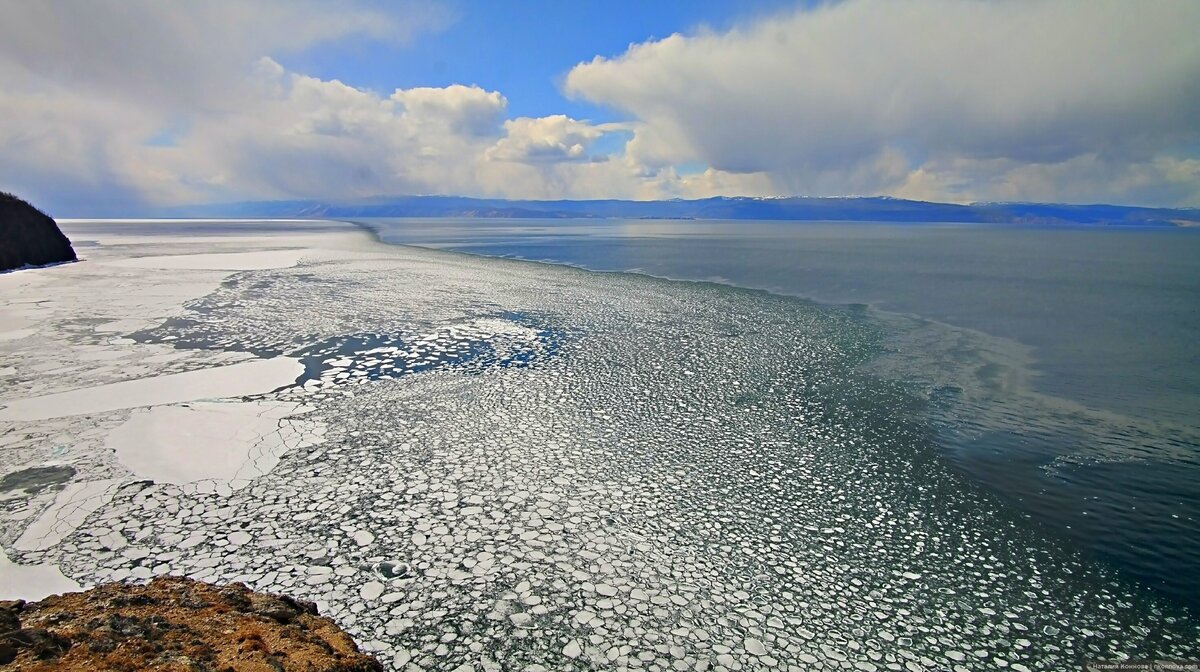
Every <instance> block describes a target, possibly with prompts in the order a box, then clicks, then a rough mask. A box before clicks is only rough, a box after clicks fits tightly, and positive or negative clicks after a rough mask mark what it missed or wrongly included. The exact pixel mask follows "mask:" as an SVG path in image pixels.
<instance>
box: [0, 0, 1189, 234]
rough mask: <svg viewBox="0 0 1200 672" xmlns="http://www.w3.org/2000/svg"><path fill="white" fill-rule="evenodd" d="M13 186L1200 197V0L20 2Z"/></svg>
mask: <svg viewBox="0 0 1200 672" xmlns="http://www.w3.org/2000/svg"><path fill="white" fill-rule="evenodd" d="M0 15H3V16H4V17H5V21H4V22H2V23H0V91H2V92H3V95H0V189H6V190H9V191H13V192H15V193H19V194H22V195H25V196H27V197H29V198H31V199H33V200H34V201H35V202H37V203H39V204H41V205H43V206H44V207H46V208H47V209H48V210H50V211H51V212H53V213H55V214H62V215H63V216H66V215H68V214H69V215H87V214H95V213H104V214H120V213H129V214H134V213H136V212H138V211H139V209H141V210H144V209H147V208H157V207H162V206H170V205H179V204H192V203H206V202H228V201H240V200H270V199H296V198H312V199H326V200H338V201H346V200H353V199H358V198H368V197H375V196H383V195H402V194H456V195H466V196H486V197H506V198H545V199H559V198H630V199H659V198H677V197H681V198H700V197H707V196H713V195H747V196H787V195H802V196H843V195H889V196H895V197H901V198H914V199H922V200H935V201H949V202H971V201H1053V202H1071V203H1089V202H1109V203H1125V204H1139V205H1152V206H1200V46H1198V45H1200V42H1198V41H1197V40H1196V39H1195V35H1194V30H1195V26H1197V25H1200V2H1195V1H1194V0H1157V1H1156V2H1153V3H1137V2H1119V1H1116V0H1113V1H1103V2H1101V1H1097V0H1023V1H1020V2H990V1H987V0H830V1H828V2H795V1H785V0H756V1H744V2H716V1H713V0H703V1H698V2H658V3H634V2H603V3H601V2H520V3H508V4H504V3H490V2H466V1H461V0H446V1H445V2H436V1H434V2H415V1H410V0H391V1H385V0H257V1H256V2H252V3H246V2H241V1H239V0H207V1H205V2H171V3H163V2H159V1H157V0H43V1H40V2H26V1H25V0H0Z"/></svg>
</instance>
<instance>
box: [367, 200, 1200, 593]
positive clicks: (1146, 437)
mask: <svg viewBox="0 0 1200 672" xmlns="http://www.w3.org/2000/svg"><path fill="white" fill-rule="evenodd" d="M363 223H365V224H367V225H369V226H370V227H371V228H373V229H374V230H376V231H377V232H378V234H379V236H380V238H381V239H382V240H383V241H385V242H391V243H397V244H414V245H421V246H428V247H436V248H444V249H454V250H459V251H463V252H471V253H476V254H482V255H488V256H504V257H517V258H524V259H530V260H543V261H551V262H555V263H565V264H570V265H576V266H581V267H585V268H589V269H595V270H605V271H635V272H641V273H646V274H650V275H656V276H662V277H669V278H677V279H687V280H701V281H715V282H720V283H725V284H731V285H736V286H739V287H746V288H757V289H764V290H769V291H772V292H775V293H779V294H785V295H791V296H797V297H808V298H812V299H816V300H819V301H822V302H827V303H834V304H847V305H848V307H847V310H851V311H852V312H853V311H862V312H864V313H865V314H866V315H869V319H871V320H873V321H879V322H882V323H884V324H886V326H887V332H888V333H889V334H890V339H889V341H888V346H887V348H886V349H887V351H888V352H887V353H886V354H885V355H884V356H882V357H879V358H877V359H876V361H874V362H873V363H872V364H871V365H870V366H869V367H868V368H871V369H872V370H874V371H875V372H877V373H880V374H882V375H884V376H886V377H889V378H892V379H896V380H901V381H903V382H904V383H905V384H906V385H908V386H909V387H910V388H911V390H912V391H915V392H917V393H918V394H920V395H922V396H923V397H924V398H926V399H927V400H928V401H929V402H930V411H929V416H930V417H929V420H930V422H931V425H932V426H933V427H934V429H935V431H936V432H937V438H938V443H939V445H940V446H941V451H942V454H943V456H944V457H945V458H946V459H948V460H949V462H950V463H951V464H952V465H953V466H954V467H955V468H956V469H958V470H959V471H960V472H961V473H965V474H966V475H967V476H969V477H970V478H971V479H972V480H974V481H975V482H977V483H978V484H980V485H982V486H983V487H985V488H987V489H989V490H990V491H992V492H993V493H994V494H995V495H997V496H999V497H1000V498H1001V499H1003V500H1004V501H1006V502H1008V503H1009V504H1010V505H1011V506H1013V507H1014V508H1015V509H1016V510H1017V511H1020V512H1021V513H1022V514H1023V515H1025V516H1026V517H1027V518H1029V519H1030V520H1031V521H1033V522H1034V523H1035V524H1038V525H1041V526H1043V527H1044V528H1045V529H1046V530H1047V531H1048V532H1049V533H1050V534H1052V535H1056V536H1059V537H1061V538H1062V539H1063V540H1064V541H1065V543H1067V544H1069V545H1073V546H1075V547H1077V548H1079V549H1082V550H1084V551H1085V552H1086V553H1088V554H1092V555H1094V556H1096V557H1098V558H1100V559H1101V560H1102V561H1104V562H1107V563H1110V564H1113V565H1115V566H1117V567H1118V568H1120V569H1121V570H1123V571H1124V572H1125V573H1126V574H1127V575H1129V576H1133V577H1135V578H1136V579H1138V580H1140V581H1141V582H1143V583H1146V584H1148V585H1151V586H1153V587H1155V588H1157V589H1159V590H1160V591H1162V592H1164V593H1165V594H1167V595H1169V596H1171V597H1172V598H1174V599H1176V600H1179V601H1180V602H1183V603H1186V604H1190V605H1192V606H1196V605H1197V597H1196V596H1197V595H1198V594H1200V590H1197V588H1198V587H1200V438H1198V437H1200V410H1198V409H1200V341H1198V340H1197V339H1196V337H1195V334H1197V333H1200V232H1197V231H1192V230H1183V229H1167V228H1155V229H1146V228H1140V229H1134V228H1119V227H1103V228H1102V227H1055V228H1049V227H1012V226H1004V227H1000V226H981V225H977V224H971V225H946V224H916V225H914V224H889V223H800V222H753V221H704V222H695V221H658V220H562V221H557V220H556V221H550V222H548V221H546V220H476V219H460V220H422V219H411V220H394V219H393V220H379V219H376V220H364V222H363ZM863 304H865V306H867V307H869V308H864V307H863ZM855 305H857V306H858V307H857V308H856V307H855Z"/></svg>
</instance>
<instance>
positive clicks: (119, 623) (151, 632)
mask: <svg viewBox="0 0 1200 672" xmlns="http://www.w3.org/2000/svg"><path fill="white" fill-rule="evenodd" d="M0 666H2V667H0V669H3V670H5V671H7V670H31V671H32V670H36V671H38V672H49V671H50V670H62V671H64V672H74V671H76V670H78V671H80V672H82V671H84V670H87V671H89V672H90V671H92V670H96V671H100V670H120V671H122V672H132V671H134V670H162V671H164V672H165V671H167V670H170V671H172V672H176V671H178V672H184V671H187V672H193V671H195V672H200V671H205V670H221V671H224V670H235V671H237V672H243V671H244V672H292V671H297V672H299V671H304V672H377V671H380V670H382V669H383V668H382V667H381V666H380V664H379V662H378V661H377V660H375V659H374V658H372V657H371V656H368V655H366V654H364V653H362V652H360V651H359V650H358V646H356V645H355V643H354V640H352V639H351V638H350V636H349V635H347V634H346V633H345V632H343V631H342V629H341V628H339V627H338V626H337V625H336V624H334V622H333V621H331V620H329V619H328V618H325V617H323V616H319V615H318V614H317V608H316V606H315V605H313V604H310V603H308V602H301V601H297V600H293V599H292V598H289V597H284V596H280V595H267V594H263V593H256V592H254V591H252V590H250V589H249V588H246V587H245V586H243V585H242V584H240V583H235V584H233V585H229V586H219V587H218V586H214V585H211V584H207V583H202V582H200V581H193V580H191V579H184V578H178V577H163V578H158V579H155V580H153V581H151V582H150V583H149V584H147V585H144V586H132V585H126V584H119V583H114V584H107V585H103V586H98V587H96V588H93V589H91V590H88V591H85V592H82V593H67V594H65V595H52V596H50V597H48V598H46V599H44V600H42V601H41V602H31V603H24V602H20V601H17V602H0Z"/></svg>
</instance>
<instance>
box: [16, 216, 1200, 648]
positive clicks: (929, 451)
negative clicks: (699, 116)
mask: <svg viewBox="0 0 1200 672" xmlns="http://www.w3.org/2000/svg"><path fill="white" fill-rule="evenodd" d="M123 227H125V228H123ZM276 228H277V229H278V232H273V229H272V227H270V226H266V225H256V226H247V227H245V229H244V230H243V229H239V228H238V227H237V226H225V227H224V228H222V229H217V228H215V227H213V228H211V230H207V231H206V230H203V229H202V228H196V227H192V228H187V229H180V230H178V231H176V232H175V233H171V232H172V231H173V229H171V227H170V226H169V225H164V226H163V227H162V231H163V232H162V233H159V234H153V235H151V234H147V233H146V232H145V231H144V230H142V229H134V228H129V225H123V224H117V223H113V224H101V223H89V224H86V225H84V224H79V225H77V228H76V229H74V230H72V229H71V228H70V227H69V226H68V228H67V231H68V234H69V235H71V236H72V238H73V239H75V240H79V241H89V240H90V241H92V243H91V244H86V243H85V244H83V245H81V246H80V247H79V248H78V249H79V250H80V253H81V256H82V257H83V258H84V259H85V261H83V262H82V263H78V264H71V265H66V266H60V267H55V268H51V269H43V270H34V271H22V272H18V273H11V274H7V275H0V380H3V385H2V387H0V404H3V405H4V408H3V409H0V467H2V469H0V474H2V480H0V490H2V492H0V542H2V543H3V546H4V550H5V553H6V556H7V558H8V562H7V563H6V564H3V565H0V592H2V593H3V595H0V597H4V598H11V597H25V598H37V597H40V596H41V595H44V594H47V593H48V592H55V591H60V590H64V589H68V588H70V587H73V586H76V585H77V586H87V585H92V584H96V583H99V582H105V581H113V580H129V581H140V580H146V579H148V578H150V577H152V576H156V575H161V574H182V575H187V576H191V577H194V578H197V579H203V580H207V581H214V582H230V581H240V582H244V583H246V584H247V585H249V586H250V587H252V588H255V589H258V590H265V591H272V592H282V593H287V594H289V595H293V596H295V597H298V598H302V599H307V600H314V601H316V602H318V604H319V605H320V608H321V611H322V613H324V614H327V615H330V616H331V617H332V618H334V620H336V621H337V622H338V623H339V624H340V625H342V626H343V627H344V628H346V629H347V631H349V632H350V633H351V634H352V635H353V636H355V638H356V639H357V640H358V641H359V642H360V644H362V645H363V646H364V648H366V649H367V650H370V651H372V652H374V653H375V654H376V655H377V656H378V657H379V658H380V660H381V661H382V662H384V664H385V666H388V667H390V668H391V669H395V670H406V669H407V670H416V669H429V670H472V669H473V670H500V669H503V670H538V669H542V670H571V669H578V670H586V669H644V670H706V669H707V670H757V669H782V670H825V669H827V670H840V669H846V670H865V671H871V670H956V671H961V670H982V669H1003V668H1008V669H1012V670H1016V671H1017V672H1024V671H1027V670H1068V669H1078V665H1079V662H1080V660H1081V659H1083V658H1085V657H1086V658H1100V659H1117V658H1122V657H1130V658H1162V659H1166V658H1175V659H1182V658H1196V657H1200V622H1197V620H1196V619H1195V618H1194V617H1193V616H1192V615H1190V614H1188V613H1187V612H1184V611H1181V610H1178V608H1176V607H1172V606H1169V605H1167V604H1165V603H1162V602H1160V601H1159V600H1158V598H1156V596H1154V595H1153V594H1151V593H1150V592H1149V591H1147V590H1145V589H1143V588H1140V587H1137V586H1135V585H1133V584H1131V583H1128V582H1126V581H1124V580H1122V579H1121V578H1120V577H1119V576H1117V575H1116V574H1115V573H1113V572H1111V571H1110V570H1108V569H1106V568H1105V567H1104V566H1102V565H1099V564H1095V563H1093V562H1092V561H1089V560H1088V559H1086V558H1084V557H1081V556H1079V555H1077V554H1074V553H1072V552H1070V551H1068V550H1065V547H1064V545H1063V544H1062V543H1061V542H1060V541H1058V540H1055V539H1053V538H1051V537H1049V536H1047V535H1046V534H1044V533H1043V532H1041V531H1039V529H1037V528H1036V526H1034V525H1033V524H1031V523H1029V522H1027V521H1025V520H1023V519H1022V518H1021V517H1020V516H1018V515H1015V514H1013V513H1012V512H1010V511H1009V510H1007V509H1006V508H1005V507H1004V506H1003V505H1001V504H1000V503H999V502H998V501H996V500H995V499H993V498H992V497H991V496H990V495H987V494H986V493H984V492H982V491H980V490H979V489H978V488H976V487H974V486H972V485H971V484H969V483H968V482H966V481H965V480H964V479H963V478H962V477H960V476H959V475H957V474H956V473H955V472H953V471H952V470H951V469H950V468H949V467H947V466H946V465H945V463H944V462H943V460H941V459H940V458H939V457H938V455H937V451H936V450H935V449H934V446H933V445H932V439H931V436H930V430H929V427H928V425H927V423H926V416H925V414H924V410H925V409H924V408H923V406H922V403H923V402H921V401H919V400H918V399H916V398H914V397H912V396H910V395H908V394H906V393H905V392H904V390H903V389H902V387H901V386H899V385H896V384H893V383H890V382H888V381H886V380H883V379H880V378H879V377H878V376H876V375H874V374H872V373H871V372H870V370H869V369H868V368H865V367H864V366H863V365H864V364H866V363H867V362H869V361H870V360H871V359H872V358H873V357H875V356H876V355H878V354H879V343H880V333H879V328H880V327H879V326H878V325H876V324H873V323H872V322H870V321H869V320H868V319H867V317H866V316H864V315H863V314H862V313H861V312H857V311H852V310H847V309H841V308H837V307H830V306H822V305H818V304H814V303H810V302H806V301H801V300H796V299H791V298H786V297H780V296H776V295H772V294H768V293H765V292H757V291H749V290H740V289H736V288H731V287H728V286H721V285H715V284H706V283H691V282H672V281H667V280H659V279H655V278H650V277H645V276H638V275H629V274H615V273H594V272H588V271H582V270H578V269H572V268H567V267H562V266H550V265H545V264H538V263H532V262H522V261H514V260H505V259H484V258H477V257H470V256H466V255H460V254H455V253H450V252H438V251H431V250H422V249H415V248H403V247H396V246H386V245H382V244H380V243H377V242H375V241H374V240H373V239H371V238H370V237H369V236H367V235H366V234H365V233H361V232H357V231H353V232H341V233H337V232H327V231H320V232H318V231H312V230H307V229H305V228H303V227H294V228H289V227H288V225H283V224H280V225H277V226H276Z"/></svg>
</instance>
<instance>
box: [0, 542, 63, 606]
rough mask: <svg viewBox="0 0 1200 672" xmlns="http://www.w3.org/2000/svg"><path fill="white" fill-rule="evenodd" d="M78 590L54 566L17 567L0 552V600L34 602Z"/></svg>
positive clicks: (5, 554)
mask: <svg viewBox="0 0 1200 672" xmlns="http://www.w3.org/2000/svg"><path fill="white" fill-rule="evenodd" d="M79 589H80V585H79V584H78V583H75V582H74V581H72V580H71V579H68V578H67V577H66V576H63V573H62V572H61V571H60V570H59V569H58V567H56V566H55V565H18V564H16V563H14V562H13V561H12V560H9V559H8V554H7V553H2V552H0V600H29V601H34V600H40V599H42V598H44V597H47V596H49V595H57V594H60V593H70V592H73V591H77V590H79Z"/></svg>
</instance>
